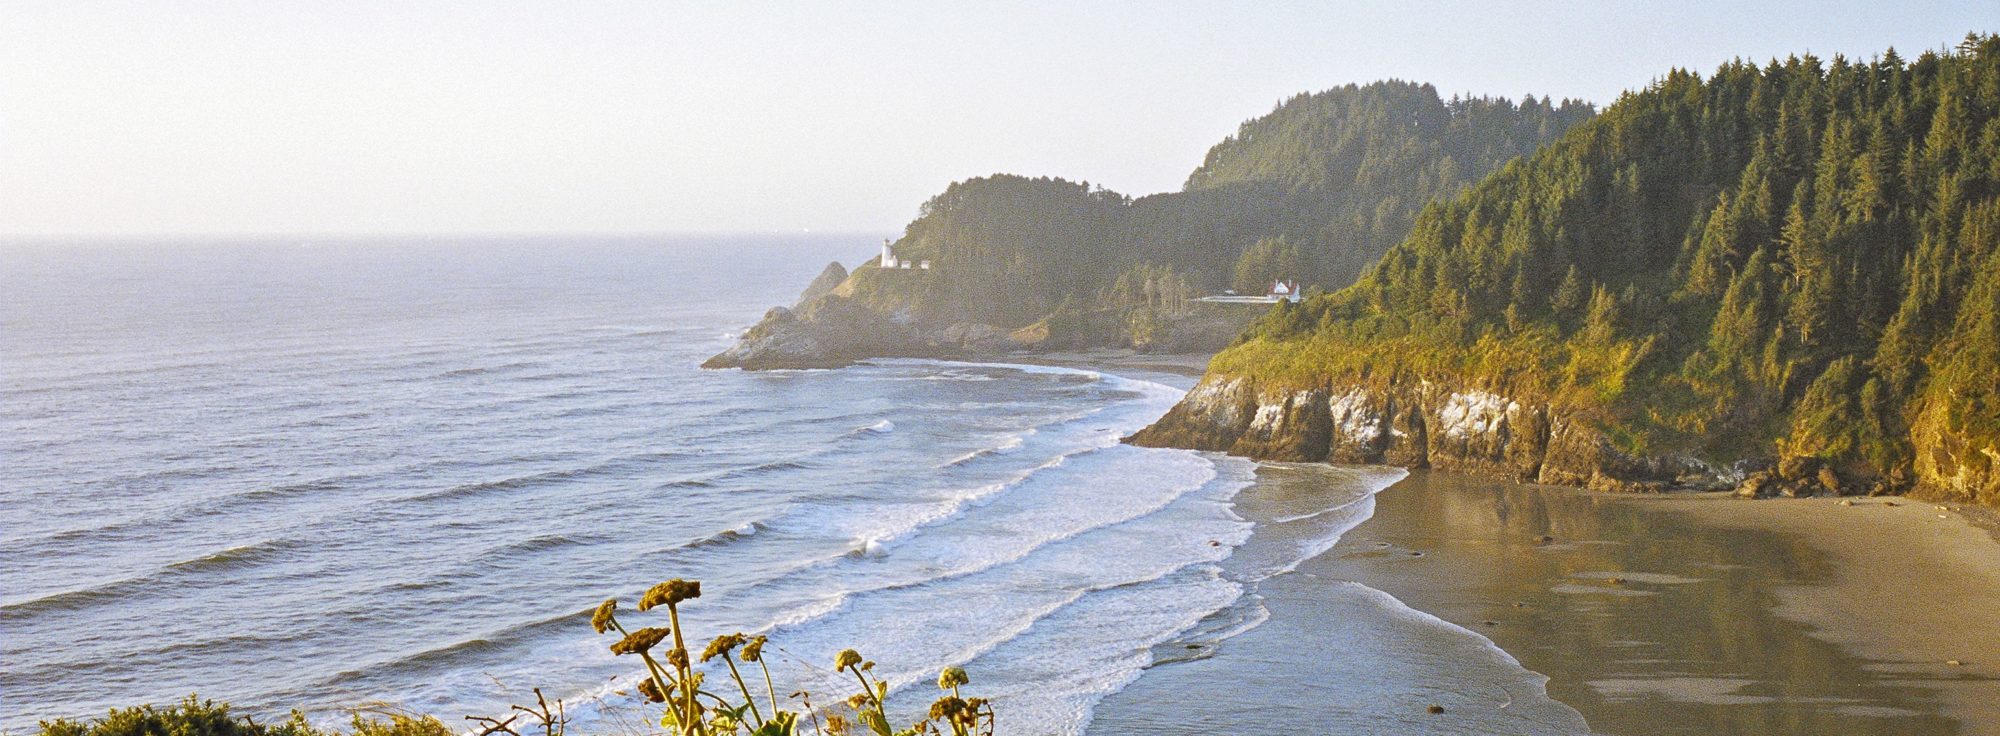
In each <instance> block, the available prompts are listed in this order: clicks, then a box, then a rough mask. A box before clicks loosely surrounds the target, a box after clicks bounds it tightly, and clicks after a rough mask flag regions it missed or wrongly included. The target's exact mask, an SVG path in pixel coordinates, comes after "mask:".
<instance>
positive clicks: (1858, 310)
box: [1140, 35, 2000, 503]
mask: <svg viewBox="0 0 2000 736" xmlns="http://www.w3.org/2000/svg"><path fill="white" fill-rule="evenodd" d="M1996 113H2000V38H1996V37H1995V36H1990V35H1989V36H1970V37H1968V38H1967V39H1965V41H1964V42H1963V43H1960V44H1959V45H1957V46H1956V48H1954V49H1950V50H1944V51H1935V52H1925V53H1923V54H1921V55H1918V56H1916V57H1915V58H1905V57H1903V56H1901V55H1899V54H1897V53H1896V52H1894V51H1889V52H1885V53H1883V54H1882V55H1880V56H1879V57H1876V58H1874V59H1871V60H1866V61H1862V60H1854V59H1847V58H1842V57H1834V58H1832V59H1821V58H1817V57H1813V56H1810V55H1805V56H1795V57H1791V58H1788V59H1785V60H1782V61H1777V60H1774V61H1771V62H1769V63H1765V64H1761V65H1760V64H1757V63H1752V62H1747V61H1737V62H1733V63H1730V64H1727V65H1724V66H1722V67H1721V68H1720V69H1717V70H1716V71H1715V72H1714V73H1713V74H1711V75H1709V76H1707V77H1706V78H1704V77H1703V76H1701V75H1699V74H1697V73H1694V72H1690V71H1684V70H1675V71H1672V72H1670V73H1668V74H1667V75H1666V76H1664V77H1661V78H1660V79H1658V80H1657V81H1656V82H1654V83H1653V84H1652V85H1650V86H1649V87H1647V88H1645V89H1643V90H1640V91H1635V92H1630V93H1627V94H1625V95H1624V96H1622V97H1621V98H1620V99H1619V100H1617V102H1616V103H1615V104H1612V105H1610V106H1609V107H1608V108H1606V109H1605V110H1604V111H1603V112H1602V114H1599V115H1597V116H1596V117H1595V118H1593V119H1592V120H1590V121H1588V122H1586V123H1583V124H1581V125H1578V126H1575V127H1574V128H1573V129H1571V130H1569V131H1568V133H1567V134H1565V135H1563V136H1562V137H1561V138H1560V139H1559V140H1557V141H1555V142H1554V143H1553V144H1552V145H1550V146H1548V147H1546V148H1544V149H1542V150H1540V151H1539V152H1536V153H1534V154H1533V155H1529V156H1526V157H1523V158H1520V159H1518V160H1515V161H1511V162H1509V163H1507V164H1506V165H1504V166H1502V167H1500V169H1499V170H1498V171H1497V172H1495V173H1493V174H1492V175H1491V176H1488V177H1486V178H1485V179H1483V180H1482V181H1480V182H1478V183H1477V184H1476V185H1474V186H1473V187H1471V188H1470V189H1469V190H1467V191H1465V192H1464V193H1463V194H1461V195H1459V196H1454V197H1450V198H1448V199H1445V200H1443V201H1439V202H1437V203H1435V204H1433V205H1431V206H1429V207H1427V208H1425V209H1424V210H1423V211H1422V212H1421V214H1419V215H1418V216H1417V217H1416V219H1415V222H1414V225H1413V227H1412V228H1411V232H1410V234H1409V236H1408V237H1407V238H1406V239H1404V240H1403V241H1402V242H1401V243H1399V244H1397V245H1396V246H1394V247H1393V248H1391V249H1389V250H1388V251H1387V252H1386V253H1385V254H1384V255H1383V256H1382V258H1381V259H1380V261H1379V263H1378V264H1377V265H1375V266H1374V267H1372V268H1371V269H1369V271H1368V272H1367V274H1366V275H1365V276H1364V277H1362V278H1361V279H1360V280H1359V281H1358V282H1357V283H1355V284H1353V285H1352V286H1350V287H1348V288H1345V289H1342V290H1339V291H1336V292H1334V293H1329V294H1325V295H1321V296H1317V297H1315V298H1312V299H1309V300H1307V301H1306V302H1304V303H1302V304H1299V305H1296V306H1293V305H1281V306H1280V307H1279V308H1278V309H1276V310H1274V311H1272V312H1271V313H1270V314H1268V315H1266V316H1264V317H1263V318H1261V319H1260V320H1259V321H1258V322H1257V323H1256V324H1255V325H1253V326H1252V327H1251V328H1250V329H1249V330H1248V331H1246V332H1245V333H1244V334H1243V335H1242V336H1241V337H1240V338H1239V339H1238V341H1237V343H1236V344H1235V345H1234V346H1233V347H1231V348H1230V349H1229V350H1227V351H1225V352H1223V353H1222V354H1221V355H1219V356H1218V357H1217V358H1216V359H1215V361H1214V362H1213V363H1212V365H1211V368H1210V375H1209V376H1208V377H1207V378H1206V379H1205V380H1204V383H1203V387H1202V388H1198V389H1197V390H1196V392H1195V393H1193V394H1191V395H1190V397H1189V400H1188V401H1187V402H1185V403H1184V404H1183V405H1182V406H1181V407H1178V408H1176V410H1175V411H1174V412H1173V413H1171V414H1169V416H1168V417H1167V418H1166V419H1165V420H1163V421H1162V422H1161V423H1160V424H1159V425H1156V426H1155V427H1153V428H1151V429H1149V430H1148V431H1147V432H1145V433H1142V435H1141V437H1140V441H1143V442H1153V443H1162V444H1192V445H1195V446H1202V447H1212V448H1217V449H1234V450H1236V451H1239V452H1246V453H1249V454H1259V455H1266V456H1285V457H1298V458H1306V459H1319V458H1324V457H1348V458H1356V459H1367V460H1375V461H1381V460H1385V459H1386V460H1388V461H1392V462H1403V463H1404V464H1435V465H1448V466H1463V467H1469V468H1473V469H1484V470H1491V471H1496V472H1501V473H1506V474H1512V475H1517V476H1520V477H1524V478H1528V479H1535V480H1543V481H1551V482H1570V483H1583V484H1592V485H1597V484H1604V485H1612V486H1620V485H1623V486H1630V485H1634V484H1639V485H1653V486H1673V485H1689V484H1693V485H1704V486H1710V487H1712V486H1715V485H1718V484H1740V487H1741V490H1742V492H1743V493H1744V494H1745V495H1754V494H1760V493H1771V492H1785V493H1804V492H1823V491H1833V492H1841V493H1858V492H1876V493H1882V492H1903V491H1910V490H1922V491H1925V492H1928V493H1932V494H1935V495H1940V496H1950V497H1957V498H1968V499H1977V500H1980V501H1983V502H1986V503H2000V472H1996V469H1995V463H1996V462H2000V260H1996V259H1995V252H1996V250H2000V114H1996ZM1225 147H1226V146H1225ZM1205 168H1206V167H1205ZM1313 402H1318V405H1317V406H1316V407H1315V406H1314V405H1312V404H1313ZM1342 402H1345V403H1342ZM1260 409H1261V410H1262V415H1261V416H1260V415H1259V410H1260ZM1378 430H1379V431H1378ZM1413 432H1414V433H1415V434H1416V436H1415V439H1414V440H1412V439H1410V438H1409V435H1410V434H1411V433H1413Z"/></svg>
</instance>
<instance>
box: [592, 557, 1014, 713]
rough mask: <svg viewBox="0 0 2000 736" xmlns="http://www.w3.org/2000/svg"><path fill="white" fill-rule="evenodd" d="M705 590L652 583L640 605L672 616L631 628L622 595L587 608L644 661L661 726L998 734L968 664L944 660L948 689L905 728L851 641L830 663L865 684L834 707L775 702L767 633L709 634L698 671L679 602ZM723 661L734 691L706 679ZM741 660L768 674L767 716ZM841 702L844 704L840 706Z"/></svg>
mask: <svg viewBox="0 0 2000 736" xmlns="http://www.w3.org/2000/svg"><path fill="white" fill-rule="evenodd" d="M700 597H701V582H700V581H696V580H682V579H679V578H675V579H673V580H669V581H666V582H664V583H660V584H659V585H655V586H653V587H652V588H649V589H647V590H646V592H645V594H644V595H642V596H640V598H639V604H638V606H636V608H637V609H638V610H639V611H641V612H646V611H651V610H653V609H655V608H662V607H664V608H666V609H667V615H668V617H669V618H668V622H667V623H666V625H663V626H647V627H642V628H638V629H634V630H631V631H627V630H626V629H625V626H624V625H623V624H621V623H620V622H619V621H618V600H617V599H615V598H614V599H611V600H607V601H605V602H603V603H602V604H599V605H598V606H597V608H595V609H593V610H592V611H591V615H590V628H591V629H592V630H593V631H596V632H597V633H599V634H604V633H608V632H616V633H617V634H619V635H620V637H621V638H620V639H619V640H618V641H617V642H616V643H614V644H612V645H611V652H612V653H613V654H618V655H625V654H636V655H638V656H639V659H640V660H641V661H643V662H645V664H646V677H645V678H644V679H642V680H640V681H639V686H638V690H639V696H640V697H641V698H644V699H645V701H646V702H648V703H658V704H662V705H664V706H665V709H664V712H663V713H662V715H661V718H660V726H661V727H662V728H664V729H666V731H667V733H669V734H672V735H674V736H737V735H739V734H740V735H743V736H803V735H804V733H805V732H804V730H803V729H802V723H803V721H801V719H802V718H808V717H809V718H810V719H811V721H812V724H813V732H814V733H815V734H817V736H828V735H829V734H831V735H833V736H840V735H841V734H847V733H849V732H850V729H851V728H853V727H854V726H853V725H851V724H858V725H859V726H860V727H862V728H865V729H866V731H867V732H868V733H872V734H874V736H928V735H929V734H939V735H940V736H942V735H943V734H946V733H949V734H952V736H992V734H993V709H992V707H991V706H989V705H988V704H987V702H986V701H985V700H984V699H981V698H965V697H962V696H961V695H960V694H959V692H958V689H959V687H960V686H963V685H965V684H966V683H968V682H970V681H971V679H970V678H968V677H967V676H966V674H965V670H963V669H961V668H958V667H947V668H945V670H944V671H943V672H940V673H938V678H937V685H938V689H940V690H944V691H947V693H948V694H946V695H945V696H944V697H942V698H939V699H938V700H937V702H935V703H932V704H931V707H930V711H929V713H928V714H927V717H926V718H924V720H921V721H918V722H916V723H914V724H912V725H911V726H910V727H908V728H903V729H897V728H895V727H893V726H891V725H890V721H889V712H888V709H887V707H886V706H885V704H884V702H883V701H885V700H887V699H888V697H889V683H888V681H886V680H884V679H882V678H880V677H877V676H876V675H875V674H874V671H875V663H874V662H871V661H869V660H867V659H864V658H863V657H862V656H861V653H860V652H857V651H855V650H852V649H843V650H841V651H840V653H839V654H836V655H834V658H833V670H834V672H835V673H840V674H851V675H853V676H854V678H855V681H856V682H858V683H859V684H860V686H861V690H860V692H858V693H856V694H855V695H854V696H853V697H850V698H847V699H846V700H845V701H844V702H842V703H837V704H836V705H835V706H834V707H832V708H826V707H822V708H817V709H816V708H814V707H813V705H812V701H811V700H810V695H809V694H807V693H805V692H795V693H792V698H794V699H797V700H799V701H800V702H801V704H802V705H803V707H804V709H803V711H802V712H794V711H788V710H784V709H782V708H779V707H778V705H779V703H778V689H777V688H776V687H775V686H773V684H772V682H771V669H770V666H769V664H768V663H767V659H768V656H769V653H768V652H766V651H765V648H766V647H767V645H768V644H769V640H768V639H766V638H765V637H762V636H749V635H747V634H741V633H737V634H723V635H721V636H718V637H715V638H714V639H711V640H709V642H708V646H706V647H704V648H703V649H702V650H701V656H700V658H699V660H698V662H699V663H700V664H702V665H704V667H703V669H705V670H710V671H707V672H704V671H697V670H696V668H695V665H696V664H697V662H694V661H690V658H689V656H688V649H687V645H686V643H685V639H684V638H683V634H684V633H685V629H683V627H682V626H681V620H680V606H681V604H683V603H686V602H688V601H691V600H694V599H696V598H700ZM669 637H672V639H673V642H672V647H671V648H668V649H667V651H666V654H665V655H664V656H663V657H659V658H655V657H654V655H653V651H654V650H655V649H656V648H658V647H660V646H661V645H662V644H663V643H665V642H666V641H667V639H668V638H669ZM718 661H719V662H720V664H721V666H722V668H725V669H726V670H727V674H728V675H729V680H730V681H733V682H734V684H735V685H736V693H735V694H734V695H728V694H723V693H719V692H715V691H713V690H710V689H708V688H706V687H704V686H703V685H704V683H705V682H707V681H708V677H707V675H708V674H712V673H713V674H718V675H719V674H721V673H716V672H714V671H713V670H712V669H710V668H712V667H713V665H711V664H709V663H711V662H718ZM738 662H743V663H754V664H756V665H757V667H758V669H759V670H760V671H761V673H762V674H763V679H764V690H765V693H766V697H765V698H764V701H765V702H766V703H767V704H768V705H769V706H770V711H769V715H768V717H767V715H766V712H765V709H764V708H763V707H760V706H759V704H758V698H757V697H755V696H754V695H752V694H751V691H750V685H749V683H748V681H746V680H745V679H744V678H743V672H742V670H741V668H739V667H737V663H738ZM724 687H727V686H726V685H725V686H724ZM739 696H740V697H739ZM842 706H844V707H845V708H846V710H844V711H839V712H836V710H837V709H839V708H841V707H842ZM850 713H851V716H852V717H851V718H850V717H849V715H850ZM822 716H824V720H823V721H822ZM822 723H824V725H823V726H822Z"/></svg>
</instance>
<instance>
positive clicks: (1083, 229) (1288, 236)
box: [715, 81, 1593, 367]
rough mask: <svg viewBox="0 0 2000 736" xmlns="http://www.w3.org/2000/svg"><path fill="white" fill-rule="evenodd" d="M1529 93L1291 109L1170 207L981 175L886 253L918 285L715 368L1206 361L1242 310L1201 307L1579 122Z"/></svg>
mask: <svg viewBox="0 0 2000 736" xmlns="http://www.w3.org/2000/svg"><path fill="white" fill-rule="evenodd" d="M1592 114H1593V110H1592V108H1591V106H1589V105H1587V104H1583V103H1580V102H1575V101H1562V102H1555V101H1551V100H1546V99H1540V98H1536V97H1534V96H1528V97H1525V98H1523V99H1522V100H1521V101H1519V102H1513V101H1509V100H1505V99H1497V98H1485V97H1474V98H1452V99H1445V98H1441V97H1440V96H1439V94H1438V92H1437V90H1436V89H1434V88H1432V87H1431V86H1429V85H1422V84H1415V83H1409V82H1401V81H1387V82H1378V83H1374V84H1369V85H1365V86H1357V85H1348V86H1345V87H1340V88H1336V89H1331V90H1327V91H1324V92H1319V93H1315V94H1302V95H1298V96H1295V97H1292V98H1290V99H1288V100H1285V101H1283V102H1281V103H1279V104H1278V105H1277V107H1276V109H1274V110H1273V111H1271V112H1270V113H1269V114H1267V115H1264V116H1261V117H1258V118H1256V119H1253V120H1250V121H1248V122H1245V123H1243V124H1242V126H1241V127H1240V128H1239V129H1238V130H1237V132H1236V133H1235V134H1233V135H1231V136H1229V137H1228V138H1226V139H1225V140H1223V141H1222V142H1221V143H1219V144H1217V145H1216V146H1214V147H1213V148H1212V149H1211V150H1210V151H1209V152H1208V154H1207V156H1206V158H1205V159H1204V161H1203V163H1202V164H1201V166H1200V167H1199V168H1197V169H1196V170H1195V171H1194V172H1193V173H1192V174H1190V175H1189V177H1188V179H1187V182H1186V184H1185V185H1184V186H1183V188H1182V189H1181V190H1180V191H1176V192H1170V193H1164V194H1156V195H1152V196H1146V197H1140V198H1137V199H1133V198H1131V197H1127V196H1125V195H1122V194H1119V193H1116V192H1112V191H1109V190H1106V189H1103V188H1102V187H1093V186H1091V185H1090V184H1089V183H1088V182H1071V181H1065V180H1062V179H1054V178H1030V177H1023V176H1013V175H1006V174H1001V175H994V176H988V177H980V178H975V179H970V180H966V181H961V182H957V183H954V184H952V185H950V186H949V187H947V188H946V189H945V190H944V191H943V192H942V193H940V194H938V195H937V196H935V197H933V198H931V199H930V200H929V201H927V202H925V203H924V204H923V206H922V208H921V210H920V211H919V214H918V216H917V218H916V219H915V220H914V221H912V222H911V223H909V225H908V226H907V228H906V229H905V231H904V234H903V236H902V237H901V238H899V239H897V240H896V241H895V242H894V243H893V248H894V252H895V253H896V255H897V257H898V258H899V259H908V260H913V261H919V262H921V261H930V262H931V263H932V268H930V269H927V270H914V269H913V270H899V269H886V270H885V269H881V268H878V267H877V266H878V264H877V262H876V261H875V260H874V259H870V260H869V261H868V262H867V263H866V264H864V265H862V266H861V267H859V268H856V269H854V272H853V273H852V274H846V273H845V272H844V270H843V271H842V272H841V273H842V278H843V279H844V283H841V284H840V285H839V287H838V288H836V289H833V290H831V292H830V293H824V294H816V295H815V298H813V299H809V300H803V301H802V302H801V303H800V304H799V305H798V306H797V308H795V309H789V310H784V311H782V312H774V313H773V314H772V315H771V317H770V318H769V319H767V320H766V322H765V324H763V325H760V327H759V328H758V329H755V330H752V331H751V333H749V334H748V335H746V341H745V344H744V345H740V346H738V348H739V349H738V350H734V351H732V353H725V354H724V355H723V356H718V361H717V362H716V363H715V364H716V365H744V366H749V367H785V366H789V365H800V364H805V365H817V364H839V363H842V362H846V361H848V360H852V359H856V358H862V357H875V356H882V355H911V354H914V355H930V354H962V353H966V352H973V353H977V352H995V351H1005V350H1014V349H1032V348H1045V349H1046V348H1055V349H1067V348H1085V347H1135V348H1139V349H1150V350H1160V351H1188V350H1214V349H1218V348H1220V347H1222V346H1223V345H1224V344H1226V343H1227V342H1228V340H1229V339H1230V338H1231V337H1233V336H1234V335H1235V334H1236V332H1237V331H1238V330H1239V329H1241V327H1242V326H1243V325H1244V324H1245V323H1246V322H1248V321H1249V319H1251V318H1253V317H1254V316H1255V315H1256V314H1257V311H1256V310H1254V309H1246V308H1245V307H1243V306H1241V305H1237V306H1230V307H1211V306H1209V305H1204V304H1202V303H1199V302H1197V301H1195V299H1196V298H1197V297H1199V296H1202V295H1207V294H1215V293H1219V292H1221V291H1223V290H1225V289H1230V288H1234V289H1237V290H1240V291H1243V292H1244V293H1254V294H1262V293H1264V290H1265V289H1266V287H1267V286H1268V285H1269V284H1270V283H1271V282H1272V281H1275V280H1279V279H1285V280H1297V281H1299V282H1300V283H1301V284H1302V285H1303V286H1305V287H1306V288H1320V289H1337V288H1340V287H1343V286H1346V285H1348V284H1350V283H1352V282H1353V281H1354V280H1355V278H1357V277H1358V276H1359V274H1360V273H1361V271H1362V269H1363V268H1365V267H1366V266H1367V264H1369V263H1371V262H1373V261H1374V260H1375V259H1376V258H1377V257H1379V256H1380V255H1381V254H1382V253H1383V252H1384V251H1386V250H1388V249H1389V248H1390V247H1391V246H1392V245H1394V244H1395V243H1397V242H1398V241H1400V240H1401V239H1402V238H1403V237H1404V236H1405V235H1407V234H1408V233H1409V231H1410V227H1411V224H1412V222H1413V221H1414V220H1415V218H1416V216H1417V213H1418V212H1419V211H1421V210H1422V209H1423V207H1424V206H1425V205H1427V204H1429V203H1431V202H1433V201H1435V200H1438V199H1440V198H1443V197H1449V196H1453V195H1456V194H1458V193H1459V192H1460V191H1462V190H1463V189H1464V188H1465V187H1467V186H1469V185H1470V184H1471V183H1473V182H1475V181H1477V180H1478V179H1479V178H1480V177H1482V176H1484V175H1485V174H1487V173H1488V172H1491V171H1493V170H1494V169H1496V168H1498V167H1499V166H1500V165H1501V164H1503V163H1505V162H1507V161H1509V160H1511V159H1514V158H1516V157H1518V156H1520V155H1523V154H1526V153H1529V152H1532V151H1534V150H1536V149H1537V148H1539V147H1540V146H1542V145H1545V144H1547V143H1549V142H1551V141H1553V140H1555V139H1556V137H1557V136H1559V135H1561V134H1562V133H1563V132H1564V131H1565V130H1567V129H1568V128H1570V127H1571V126H1573V125H1575V124H1576V123H1578V122H1581V121H1583V120H1587V119H1589V117H1590V116H1591V115H1592Z"/></svg>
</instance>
